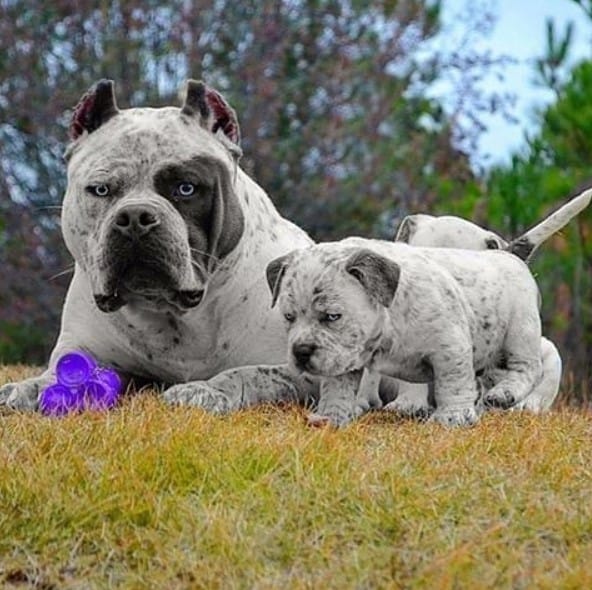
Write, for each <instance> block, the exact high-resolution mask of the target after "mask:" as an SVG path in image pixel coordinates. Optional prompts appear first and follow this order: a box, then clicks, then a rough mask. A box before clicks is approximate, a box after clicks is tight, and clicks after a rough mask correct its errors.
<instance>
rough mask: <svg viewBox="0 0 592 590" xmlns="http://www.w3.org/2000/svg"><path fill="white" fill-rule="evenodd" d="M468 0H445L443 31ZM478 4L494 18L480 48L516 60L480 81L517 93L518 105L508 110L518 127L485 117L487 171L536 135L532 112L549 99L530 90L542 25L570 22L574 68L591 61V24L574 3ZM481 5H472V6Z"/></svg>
mask: <svg viewBox="0 0 592 590" xmlns="http://www.w3.org/2000/svg"><path fill="white" fill-rule="evenodd" d="M467 1H468V2H470V0H445V1H444V2H443V15H442V16H443V20H444V25H445V27H447V28H449V29H450V28H451V29H454V28H455V24H456V27H457V28H458V26H459V25H458V23H460V22H461V21H460V15H461V14H462V13H463V10H465V9H466V7H467ZM480 3H481V4H482V5H486V6H489V7H491V9H492V12H493V14H495V15H497V18H496V22H495V24H494V26H493V28H492V30H491V32H490V33H489V36H488V37H487V38H485V39H483V40H481V41H479V46H480V47H482V48H488V49H491V50H492V51H493V52H494V53H496V54H498V55H500V54H506V55H509V56H511V57H513V58H515V59H516V60H517V63H516V64H515V65H510V66H507V67H506V68H505V70H504V80H503V81H501V82H500V81H499V80H498V79H497V78H495V77H494V76H491V77H490V78H488V79H486V80H485V81H484V85H483V87H484V88H485V89H487V88H494V87H496V86H497V87H498V88H500V85H502V86H503V87H504V89H507V90H509V91H511V92H513V93H515V94H516V99H517V102H516V105H515V107H514V109H513V110H512V115H513V116H515V117H516V118H517V119H518V121H519V123H518V125H512V124H510V123H507V122H505V121H504V119H503V117H501V116H493V117H488V118H487V120H486V121H485V122H486V124H487V127H488V130H487V132H485V133H484V135H483V136H482V137H481V140H480V142H479V149H478V154H477V156H476V158H475V160H476V161H477V163H478V164H480V165H482V166H484V167H488V166H490V165H492V164H495V163H498V162H506V161H508V160H509V158H510V155H511V154H512V153H513V152H515V151H517V150H519V149H520V146H521V145H523V143H524V133H525V131H528V132H530V133H532V132H534V131H536V124H535V121H534V116H533V113H534V109H535V108H536V107H539V108H540V107H542V106H544V105H546V104H548V103H549V102H551V99H552V95H551V94H550V93H549V92H545V90H544V89H543V88H537V87H536V86H535V85H533V78H534V73H533V72H534V66H533V61H534V59H535V58H537V57H540V56H542V55H543V54H544V51H545V46H546V20H547V19H548V18H549V17H552V18H553V19H554V20H555V22H556V23H557V24H558V25H559V30H560V31H563V30H564V27H565V25H566V24H567V23H568V22H569V21H573V22H574V25H575V30H574V37H573V42H572V50H571V57H570V61H571V62H572V63H575V62H577V61H579V60H581V59H583V58H591V57H592V23H591V22H590V20H589V19H588V18H587V16H586V14H585V13H584V11H583V10H582V9H581V8H580V7H579V6H577V5H576V3H575V2H574V1H573V0H481V2H480ZM475 4H479V0H477V2H472V5H473V6H474V5H475Z"/></svg>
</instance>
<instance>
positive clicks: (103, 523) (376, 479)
mask: <svg viewBox="0 0 592 590" xmlns="http://www.w3.org/2000/svg"><path fill="white" fill-rule="evenodd" d="M31 372H32V369H27V368H24V367H3V368H2V367H0V383H4V382H6V381H8V380H10V379H15V378H22V377H24V376H25V375H26V374H30V373H31ZM591 457H592V414H591V413H590V412H586V411H584V410H575V409H567V408H565V409H562V410H559V411H554V412H551V413H549V414H548V415H545V416H539V417H536V416H532V415H527V414H519V413H516V414H512V413H506V414H490V415H487V416H485V417H484V418H483V420H482V421H481V422H480V424H479V425H478V426H476V427H474V428H470V429H462V430H447V429H445V428H443V427H439V426H437V425H434V424H417V423H414V422H411V421H405V420H401V419H397V418H396V417H395V416H393V415H388V414H386V413H375V414H373V415H368V416H366V417H364V418H363V419H362V420H360V421H358V422H357V423H356V424H354V425H352V426H350V427H347V428H345V429H342V430H340V431H335V430H329V429H322V430H315V429H310V428H307V427H306V425H305V423H304V417H303V413H302V411H301V410H299V409H298V408H292V407H288V408H273V407H269V406H267V407H262V408H258V409H256V410H252V411H245V412H240V413H238V414H235V415H232V416H228V417H224V418H217V417H213V416H209V415H206V414H205V413H203V412H202V411H200V410H197V409H187V408H169V407H167V406H165V405H164V404H162V403H160V401H159V400H158V398H157V397H156V396H154V395H151V394H149V393H143V394H141V395H137V396H134V397H132V398H130V399H127V400H126V401H125V402H124V403H123V404H122V405H121V406H120V407H119V408H118V409H116V410H114V411H111V412H110V413H105V414H83V415H76V416H69V417H66V418H63V419H50V418H44V417H41V416H38V415H25V414H16V413H7V412H5V413H4V414H3V415H0V586H2V587H5V588H25V587H31V588H42V589H45V590H49V589H50V588H51V589H53V588H55V589H62V588H111V587H113V588H166V589H169V588H170V589H175V588H261V589H265V588H282V589H285V588H315V589H316V588H427V589H434V588H437V589H448V588H450V589H453V588H454V589H455V588H524V589H530V588H549V589H551V588H552V589H554V590H555V589H557V588H573V589H574V590H575V589H581V588H591V587H592V566H591V565H590V560H591V559H592V502H591V495H592V494H591V492H592V459H591Z"/></svg>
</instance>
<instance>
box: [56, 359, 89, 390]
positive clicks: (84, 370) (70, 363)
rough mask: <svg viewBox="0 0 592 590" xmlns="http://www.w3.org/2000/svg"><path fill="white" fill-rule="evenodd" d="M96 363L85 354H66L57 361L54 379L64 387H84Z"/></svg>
mask: <svg viewBox="0 0 592 590" xmlns="http://www.w3.org/2000/svg"><path fill="white" fill-rule="evenodd" d="M96 367H97V363H96V361H95V359H93V357H92V356H90V354H87V353H85V352H78V351H77V352H68V353H66V354H65V355H63V356H62V357H60V359H59V360H58V363H57V365H56V377H57V379H58V383H60V384H61V385H65V386H66V387H77V386H78V385H84V384H85V383H86V382H87V381H88V380H89V379H90V377H91V375H92V373H93V371H94V370H95V369H96Z"/></svg>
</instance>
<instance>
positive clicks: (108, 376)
mask: <svg viewBox="0 0 592 590" xmlns="http://www.w3.org/2000/svg"><path fill="white" fill-rule="evenodd" d="M121 389H122V383H121V378H120V377H119V375H118V374H117V373H116V372H115V371H114V370H113V369H97V370H96V371H95V373H94V375H93V377H92V378H91V379H89V381H88V382H87V384H86V397H85V400H84V401H85V406H86V407H87V408H88V409H89V410H107V409H109V408H112V407H113V406H114V405H115V404H116V403H117V398H118V397H119V394H120V393H121Z"/></svg>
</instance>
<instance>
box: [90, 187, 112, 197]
mask: <svg viewBox="0 0 592 590" xmlns="http://www.w3.org/2000/svg"><path fill="white" fill-rule="evenodd" d="M86 190H87V192H89V193H90V194H91V195H94V196H95V197H106V196H107V195H109V193H110V192H111V189H110V188H109V185H108V184H91V185H90V186H87V187H86Z"/></svg>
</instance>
